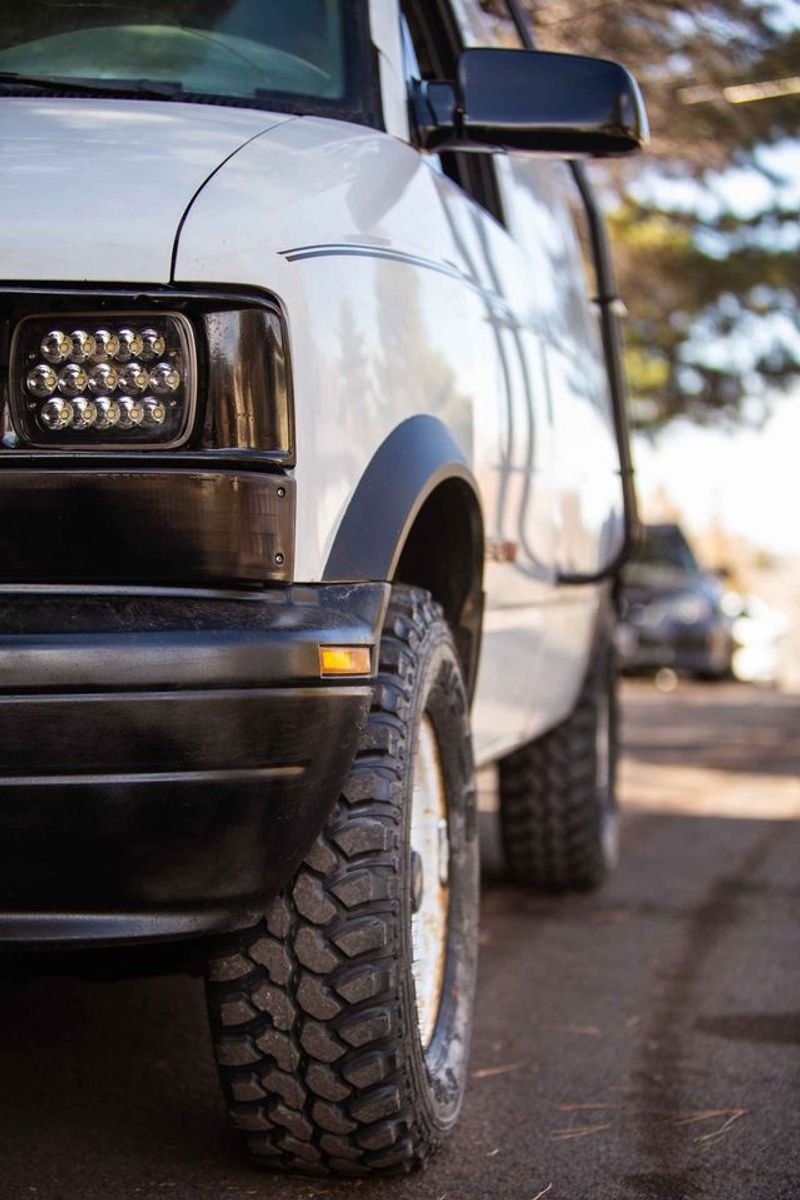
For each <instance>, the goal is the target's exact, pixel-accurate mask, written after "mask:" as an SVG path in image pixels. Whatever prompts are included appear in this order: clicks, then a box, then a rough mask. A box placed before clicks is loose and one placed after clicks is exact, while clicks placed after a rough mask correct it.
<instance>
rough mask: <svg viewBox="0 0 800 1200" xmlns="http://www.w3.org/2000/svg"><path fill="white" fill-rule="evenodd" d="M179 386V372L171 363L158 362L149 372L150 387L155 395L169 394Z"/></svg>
mask: <svg viewBox="0 0 800 1200" xmlns="http://www.w3.org/2000/svg"><path fill="white" fill-rule="evenodd" d="M180 386H181V373H180V371H179V370H178V368H177V367H173V365H172V363H168V362H160V363H159V364H158V366H157V367H153V370H152V371H151V372H150V387H151V388H152V389H153V391H154V392H155V393H156V395H157V396H171V395H172V393H173V392H177V390H178V388H179V387H180Z"/></svg>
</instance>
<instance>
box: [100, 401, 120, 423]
mask: <svg viewBox="0 0 800 1200" xmlns="http://www.w3.org/2000/svg"><path fill="white" fill-rule="evenodd" d="M94 407H95V418H94V427H95V429H113V428H114V426H115V425H116V424H117V423H118V422H119V418H120V409H119V404H117V401H116V400H112V398H111V396H97V397H96V398H95V401H94Z"/></svg>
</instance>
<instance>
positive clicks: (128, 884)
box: [0, 584, 387, 946]
mask: <svg viewBox="0 0 800 1200" xmlns="http://www.w3.org/2000/svg"><path fill="white" fill-rule="evenodd" d="M386 592H387V589H386V587H385V586H384V585H379V584H376V585H360V586H357V587H338V586H328V587H324V586H321V587H316V588H301V587H293V588H280V589H275V590H267V591H262V592H259V593H253V594H251V595H248V596H243V597H241V598H238V597H237V598H221V597H219V596H218V595H217V596H215V597H212V596H209V597H201V596H198V595H196V594H195V595H184V596H179V595H176V594H174V593H173V594H171V595H162V596H154V595H149V596H147V595H134V594H131V593H128V594H126V595H124V596H121V595H112V594H108V595H103V596H98V595H94V596H88V595H86V594H85V593H84V594H78V593H65V594H61V595H56V594H53V593H48V594H45V593H42V592H35V591H31V592H27V593H24V592H19V591H17V592H14V593H5V594H4V596H3V597H0V612H1V613H2V615H0V945H2V944H3V943H6V944H9V945H16V946H21V945H35V946H42V945H52V944H65V943H67V944H71V943H79V944H83V945H85V944H109V943H117V942H120V941H123V942H131V941H152V940H157V939H162V938H173V939H174V938H182V937H195V936H198V935H201V934H206V933H210V932H214V931H218V930H223V929H227V928H231V927H233V926H234V925H236V924H238V923H241V922H243V921H247V920H248V918H249V917H250V916H252V914H253V913H255V912H257V911H258V910H259V908H261V907H263V904H264V901H265V900H266V899H267V898H268V897H269V896H271V895H273V894H274V893H275V892H276V891H277V890H278V889H279V888H280V887H281V886H282V885H283V884H284V883H285V882H286V881H287V879H288V878H290V876H291V873H292V871H293V870H294V868H295V867H296V865H297V864H298V862H299V861H300V859H301V858H302V857H303V855H304V854H305V853H306V851H307V850H308V848H309V846H310V844H311V842H312V841H313V839H314V837H315V836H316V834H317V832H318V831H319V829H320V828H321V826H322V824H323V822H324V819H325V817H326V815H327V813H328V811H329V809H330V807H331V806H332V804H333V803H334V801H335V799H336V796H337V794H338V792H339V789H340V787H341V785H342V782H343V780H344V777H345V775H346V773H347V770H348V768H349V765H350V762H351V760H352V757H353V754H354V752H355V749H356V744H357V740H358V736H359V732H360V729H361V728H362V726H363V722H364V721H365V719H366V714H367V711H368V708H369V703H370V698H371V692H372V685H371V680H370V679H369V678H367V677H361V678H359V679H349V680H345V681H343V682H341V681H335V680H333V681H332V680H321V679H320V669H319V647H320V645H348V646H352V645H369V646H374V645H375V644H376V641H377V638H378V634H379V630H380V626H381V620H382V616H383V610H384V606H385V601H386ZM373 658H374V656H373Z"/></svg>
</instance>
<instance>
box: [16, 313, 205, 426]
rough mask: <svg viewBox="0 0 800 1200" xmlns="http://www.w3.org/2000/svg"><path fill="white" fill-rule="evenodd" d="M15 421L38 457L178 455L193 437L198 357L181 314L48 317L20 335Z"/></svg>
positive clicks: (25, 325)
mask: <svg viewBox="0 0 800 1200" xmlns="http://www.w3.org/2000/svg"><path fill="white" fill-rule="evenodd" d="M9 383H10V402H11V405H10V406H11V419H12V423H13V425H14V428H15V431H16V432H17V434H18V435H19V438H20V440H21V441H23V442H24V443H25V444H26V445H28V446H31V447H40V448H43V449H44V448H47V449H50V448H55V447H59V448H64V449H69V448H72V449H77V448H81V449H92V448H95V449H112V448H113V449H120V448H122V447H124V446H135V447H138V448H140V449H145V448H148V447H158V448H159V449H168V448H169V447H171V446H177V445H180V444H181V442H182V441H183V440H184V439H185V437H186V434H187V432H188V431H189V430H190V429H191V427H192V422H193V418H194V413H195V405H196V400H197V356H196V352H195V343H194V335H193V331H192V326H191V325H190V323H189V321H188V320H187V319H186V317H184V316H183V315H182V314H181V313H175V312H155V313H146V312H117V313H114V314H113V315H112V314H109V313H107V312H105V313H103V312H100V313H80V314H79V315H78V318H76V317H73V318H72V319H70V314H68V313H64V312H61V313H58V312H56V313H48V314H45V315H38V314H37V315H35V316H30V317H25V318H23V320H22V321H20V323H19V324H18V326H17V328H16V331H15V333H14V340H13V343H12V347H11V371H10V380H9Z"/></svg>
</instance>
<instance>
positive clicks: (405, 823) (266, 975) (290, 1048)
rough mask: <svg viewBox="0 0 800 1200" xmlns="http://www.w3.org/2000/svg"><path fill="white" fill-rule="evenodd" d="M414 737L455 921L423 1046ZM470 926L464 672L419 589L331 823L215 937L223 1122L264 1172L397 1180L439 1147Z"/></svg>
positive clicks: (387, 646) (393, 609)
mask: <svg viewBox="0 0 800 1200" xmlns="http://www.w3.org/2000/svg"><path fill="white" fill-rule="evenodd" d="M421 729H426V730H433V731H434V738H435V745H436V748H437V749H436V756H437V761H438V764H439V770H438V771H437V772H436V774H435V779H436V780H438V781H441V786H439V785H437V793H436V794H437V796H444V800H443V801H441V800H439V801H437V803H438V804H439V811H440V813H441V812H446V819H445V818H443V817H441V816H440V817H439V818H438V824H437V826H436V830H437V831H438V832H437V833H436V836H437V837H438V843H437V845H438V851H439V857H438V859H437V860H436V861H437V863H438V867H437V870H436V873H435V874H436V876H437V877H436V878H435V879H433V880H432V881H431V882H430V888H431V889H433V890H432V892H431V893H430V894H431V895H432V896H433V897H434V899H436V900H437V901H438V900H441V899H442V897H444V898H445V903H443V904H441V905H440V908H439V910H438V911H440V912H442V913H446V917H442V922H443V924H442V925H440V926H438V927H437V928H439V929H440V931H442V932H441V937H440V938H439V941H438V942H437V943H436V945H437V947H438V948H439V951H440V953H439V955H438V958H436V959H435V961H436V962H438V965H439V968H440V970H439V973H438V975H437V978H438V980H439V984H438V988H437V990H436V992H435V1002H434V1004H433V1007H432V1008H431V1004H430V1002H429V1003H428V1012H429V1016H430V1013H431V1012H432V1013H433V1022H434V1024H433V1026H432V1035H430V1036H429V1037H428V1039H427V1041H428V1044H427V1046H426V1045H424V1044H423V1033H422V1029H421V1024H420V1020H418V1013H417V992H416V988H415V973H414V969H413V948H412V913H413V911H414V909H415V906H416V907H417V909H418V910H420V911H422V909H421V908H420V906H421V905H422V904H423V898H424V896H425V895H426V893H425V887H426V881H425V879H424V873H423V867H422V866H421V865H420V863H421V859H420V855H419V854H418V853H417V852H416V851H415V850H413V849H412V846H411V815H412V807H413V808H414V812H415V813H416V812H418V811H419V809H418V801H417V800H416V799H415V798H414V797H416V795H417V794H418V791H419V788H418V789H417V792H415V791H414V787H413V784H414V775H415V766H416V762H417V747H418V743H420V741H421V734H420V730H421ZM425 738H427V739H429V738H430V734H429V733H426V735H425ZM422 740H425V739H422ZM429 744H430V742H429V740H428V741H427V742H426V745H429ZM418 773H419V775H420V777H422V776H425V772H424V771H423V769H422V768H419V771H418ZM425 777H426V778H427V776H425ZM417 819H418V818H415V820H417ZM442 826H444V828H445V830H446V834H447V836H444V835H443V833H442ZM415 828H416V826H415ZM426 828H428V827H427V826H426ZM415 836H416V835H415ZM448 839H449V841H448ZM442 847H444V851H443V850H442ZM443 856H444V857H443ZM443 861H444V863H445V864H446V867H444V866H443V865H442V862H443ZM445 870H448V871H449V875H448V878H447V884H446V886H445V884H444V883H443V882H442V880H443V879H444V873H445ZM442 889H445V890H444V891H443V890H442ZM428 903H430V901H428ZM477 921H478V839H477V820H476V814H475V790H474V771H473V764H472V752H471V741H470V732H469V712H468V702H467V697H466V691H465V687H464V682H463V677H462V673H461V667H460V664H459V660H458V655H457V653H456V650H455V647H454V644H453V638H452V635H451V632H450V629H449V627H448V625H447V624H446V622H445V619H444V616H443V614H442V611H441V609H440V608H439V606H438V605H436V604H434V603H433V602H432V600H431V598H430V596H429V595H428V593H427V592H423V591H421V590H419V589H414V588H410V587H405V586H399V585H398V586H396V587H394V588H393V590H392V597H391V602H390V605H389V608H388V612H387V616H386V620H385V622H384V630H383V636H382V640H381V644H380V655H379V669H378V677H377V680H376V684H375V691H374V698H373V703H372V707H371V711H370V715H369V719H368V725H367V728H366V730H365V733H364V735H363V738H362V741H361V744H360V748H359V750H358V752H357V754H356V757H355V761H354V763H353V766H352V769H351V772H350V775H349V777H348V780H347V782H346V784H345V786H344V788H343V790H342V794H341V796H340V798H339V800H338V802H337V803H336V805H335V807H334V810H333V812H332V813H331V815H330V817H329V818H328V820H327V823H326V825H325V827H324V829H323V831H322V833H321V834H320V835H319V837H318V838H317V840H316V842H315V843H314V846H313V847H312V849H311V850H310V852H309V853H308V855H307V856H306V858H305V860H304V861H303V863H302V865H301V866H300V868H299V869H298V871H297V873H296V875H295V877H294V879H293V881H292V883H291V885H290V886H288V887H287V888H286V889H285V890H284V892H283V893H282V894H281V895H280V896H279V897H278V898H277V899H276V900H275V901H274V902H273V903H272V905H271V906H270V907H269V910H268V911H267V912H266V914H265V916H264V918H263V919H262V920H261V921H259V922H258V924H256V925H254V926H252V927H250V928H248V929H245V930H243V931H238V932H236V933H232V934H229V935H226V936H225V937H223V938H220V939H219V940H218V942H217V944H216V945H215V947H214V951H213V954H212V956H211V958H210V961H209V967H208V984H207V993H208V1001H209V1013H210V1020H211V1028H212V1035H213V1039H214V1043H215V1048H216V1057H217V1062H218V1066H219V1072H220V1076H221V1080H222V1086H223V1089H224V1092H225V1096H226V1100H227V1103H228V1109H229V1113H230V1118H231V1121H232V1123H233V1125H234V1126H235V1127H236V1128H237V1129H239V1130H241V1131H243V1133H244V1136H245V1139H246V1144H247V1147H248V1149H249V1151H250V1153H251V1155H252V1156H253V1157H254V1158H255V1159H256V1160H258V1162H260V1163H261V1164H263V1165H265V1166H268V1167H271V1168H273V1169H277V1170H288V1171H297V1172H301V1173H306V1174H307V1173H312V1174H328V1173H333V1174H343V1175H379V1174H400V1173H403V1172H406V1171H409V1170H411V1169H413V1168H414V1167H416V1166H418V1165H420V1164H421V1163H422V1162H423V1160H424V1159H425V1158H426V1157H427V1156H428V1155H430V1154H431V1153H432V1152H433V1151H435V1150H436V1149H437V1148H438V1147H439V1146H440V1144H441V1143H442V1142H443V1140H444V1139H445V1137H446V1136H447V1134H448V1132H449V1131H450V1129H451V1128H452V1126H453V1124H454V1123H455V1120H456V1117H457V1115H458V1111H459V1108H460V1105H461V1099H462V1094H463V1090H464V1083H465V1079H466V1073H467V1059H468V1052H469V1041H470V1031H471V1022H472V1008H473V997H474V987H475V974H476V965H477V941H478V927H477ZM415 928H418V926H415ZM415 936H418V934H417V935H415ZM419 970H420V968H419V967H417V971H419ZM420 986H421V985H420ZM420 994H422V993H420ZM426 994H428V995H430V993H426ZM428 1028H429V1029H430V1028H431V1026H430V1024H429V1025H428Z"/></svg>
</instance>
